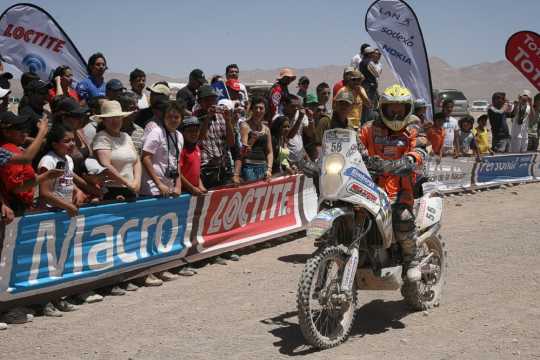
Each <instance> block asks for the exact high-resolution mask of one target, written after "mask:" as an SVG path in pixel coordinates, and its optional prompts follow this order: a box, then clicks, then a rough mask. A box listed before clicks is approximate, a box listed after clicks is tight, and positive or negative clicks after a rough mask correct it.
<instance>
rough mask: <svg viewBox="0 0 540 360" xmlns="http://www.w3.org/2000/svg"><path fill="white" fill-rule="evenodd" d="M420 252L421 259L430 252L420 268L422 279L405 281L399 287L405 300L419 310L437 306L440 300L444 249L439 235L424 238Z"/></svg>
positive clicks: (443, 283)
mask: <svg viewBox="0 0 540 360" xmlns="http://www.w3.org/2000/svg"><path fill="white" fill-rule="evenodd" d="M420 254H421V259H425V258H426V257H427V256H430V254H431V256H430V257H429V259H428V260H427V261H424V262H425V264H423V266H422V267H421V269H420V270H421V272H422V279H421V280H420V281H418V282H413V283H411V282H407V281H405V283H404V284H403V286H402V287H401V294H402V295H403V297H404V298H405V301H406V302H407V303H408V304H409V305H411V306H412V307H413V308H414V309H415V310H419V311H420V310H427V309H430V308H432V307H436V306H439V304H440V302H441V298H442V292H443V288H444V285H445V283H446V249H445V248H444V243H443V242H442V241H441V239H440V236H433V237H431V238H430V239H428V240H426V241H425V242H424V243H423V244H422V247H421V248H420ZM421 261H422V260H421Z"/></svg>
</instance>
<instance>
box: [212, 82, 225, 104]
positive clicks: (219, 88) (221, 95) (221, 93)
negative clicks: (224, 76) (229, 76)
mask: <svg viewBox="0 0 540 360" xmlns="http://www.w3.org/2000/svg"><path fill="white" fill-rule="evenodd" d="M211 86H212V87H213V88H214V90H215V91H216V93H217V94H218V101H219V100H223V99H230V97H229V92H228V91H227V86H226V85H225V83H224V82H223V81H222V80H219V81H214V82H213V83H212V85H211Z"/></svg>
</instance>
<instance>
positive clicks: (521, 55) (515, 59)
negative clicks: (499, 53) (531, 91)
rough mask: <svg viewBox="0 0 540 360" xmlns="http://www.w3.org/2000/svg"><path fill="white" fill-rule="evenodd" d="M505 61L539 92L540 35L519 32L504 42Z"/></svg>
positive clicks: (530, 32)
mask: <svg viewBox="0 0 540 360" xmlns="http://www.w3.org/2000/svg"><path fill="white" fill-rule="evenodd" d="M505 52H506V59H507V60H508V61H510V62H511V63H512V64H513V65H514V66H515V67H516V69H518V70H519V72H520V73H522V74H523V76H525V77H526V78H527V79H528V80H529V81H530V82H531V84H533V85H534V87H536V89H537V90H538V91H540V35H538V34H537V33H535V32H532V31H520V32H517V33H515V34H514V35H512V36H510V39H508V41H507V42H506V51H505Z"/></svg>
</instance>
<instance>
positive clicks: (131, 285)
mask: <svg viewBox="0 0 540 360" xmlns="http://www.w3.org/2000/svg"><path fill="white" fill-rule="evenodd" d="M124 289H125V290H126V291H137V290H138V289H139V287H138V286H137V285H135V284H134V283H132V282H128V283H125V287H124Z"/></svg>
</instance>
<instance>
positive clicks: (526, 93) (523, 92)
mask: <svg viewBox="0 0 540 360" xmlns="http://www.w3.org/2000/svg"><path fill="white" fill-rule="evenodd" d="M519 96H528V97H531V92H530V91H529V90H522V91H521V92H520V93H519Z"/></svg>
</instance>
